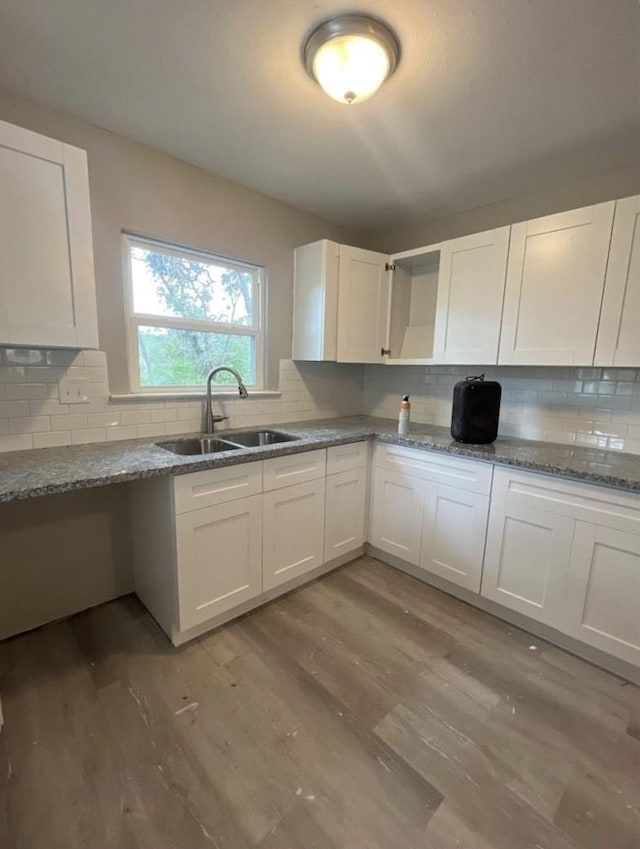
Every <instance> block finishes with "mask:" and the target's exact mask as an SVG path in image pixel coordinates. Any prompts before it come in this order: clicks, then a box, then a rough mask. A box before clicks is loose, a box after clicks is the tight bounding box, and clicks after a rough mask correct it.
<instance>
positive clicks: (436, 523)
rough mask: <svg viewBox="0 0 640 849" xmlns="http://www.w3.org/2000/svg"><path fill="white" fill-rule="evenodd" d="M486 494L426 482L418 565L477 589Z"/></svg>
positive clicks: (480, 573)
mask: <svg viewBox="0 0 640 849" xmlns="http://www.w3.org/2000/svg"><path fill="white" fill-rule="evenodd" d="M488 515H489V497H488V496H487V495H478V494H477V493H475V492H465V491H464V490H462V489H454V488H453V487H450V486H442V485H440V484H434V483H427V484H426V488H425V512H424V527H423V532H422V551H421V555H420V566H421V567H422V568H423V569H426V570H427V571H428V572H431V573H433V574H434V575H439V576H440V577H441V578H446V579H447V580H448V581H451V582H452V583H454V584H457V585H458V586H460V587H465V589H468V590H472V591H473V592H476V593H479V592H480V581H481V578H482V560H483V556H484V544H485V538H486V534H487V517H488Z"/></svg>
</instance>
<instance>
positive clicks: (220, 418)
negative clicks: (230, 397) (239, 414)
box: [211, 416, 229, 424]
mask: <svg viewBox="0 0 640 849" xmlns="http://www.w3.org/2000/svg"><path fill="white" fill-rule="evenodd" d="M228 418H229V416H211V421H212V422H213V423H214V424H216V423H217V422H226V421H227V419H228Z"/></svg>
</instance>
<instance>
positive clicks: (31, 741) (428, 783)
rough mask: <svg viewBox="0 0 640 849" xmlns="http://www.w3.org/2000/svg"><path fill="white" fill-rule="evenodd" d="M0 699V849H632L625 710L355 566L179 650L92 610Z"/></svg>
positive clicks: (59, 628)
mask: <svg viewBox="0 0 640 849" xmlns="http://www.w3.org/2000/svg"><path fill="white" fill-rule="evenodd" d="M532 646H536V647H537V648H536V650H535V651H534V650H533V649H532V648H531V647H532ZM0 691H1V692H2V695H3V702H4V710H5V721H6V725H5V728H4V730H3V731H2V733H1V734H0V846H1V847H2V848H3V849H78V848H79V847H87V849H112V848H113V849H128V848H129V847H131V849H174V847H175V849H211V847H219V849H248V847H257V849H422V847H424V849H453V847H462V849H521V848H522V849H525V847H526V849H577V848H578V847H579V849H636V847H639V846H640V720H639V716H638V691H637V690H636V689H635V688H634V687H632V686H631V685H629V684H625V683H624V682H623V681H621V680H619V679H617V678H615V677H614V676H612V675H609V674H607V673H605V672H602V671H600V670H598V669H596V668H595V667H592V666H590V665H589V664H587V663H585V662H583V661H581V660H578V659H576V658H574V657H572V656H571V655H569V654H567V653H565V652H563V651H561V650H559V649H556V648H554V647H552V646H549V645H547V644H545V643H543V642H542V641H540V640H538V639H537V638H533V637H531V636H530V635H527V634H525V633H524V632H522V631H519V630H518V629H516V628H513V627H511V626H509V625H506V624H505V623H502V622H500V621H498V620H496V619H494V618H492V617H491V616H488V615H486V614H484V613H482V612H480V611H477V610H474V609H473V608H471V607H469V606H467V605H465V604H463V603H462V602H459V601H457V600H455V599H452V598H450V597H448V596H447V595H444V594H443V593H440V592H438V591H437V590H434V589H431V588H429V587H428V586H426V585H424V584H421V583H419V582H418V581H415V580H414V579H412V578H410V577H408V576H406V575H403V574H401V573H399V572H397V571H395V570H393V569H391V568H389V567H387V566H385V565H383V564H381V563H379V562H378V561H375V560H372V559H370V558H361V559H360V560H358V561H356V562H354V563H352V564H350V565H348V566H346V567H343V568H342V569H340V570H338V571H336V572H334V573H332V574H330V575H328V576H325V577H324V578H322V579H320V580H318V581H316V582H315V583H313V584H311V585H309V586H307V587H304V588H302V589H300V590H298V591H296V592H294V593H292V594H290V595H289V596H287V597H285V598H282V599H279V600H277V601H275V602H273V603H271V604H269V605H268V606H266V607H264V608H262V609H260V610H257V611H255V612H253V613H251V614H249V615H248V616H246V617H245V618H243V619H241V620H240V621H237V622H234V623H231V624H230V625H228V626H225V627H223V628H221V629H219V630H218V631H217V632H215V633H212V634H209V635H207V636H205V637H203V638H201V639H200V640H198V641H196V642H193V643H191V644H189V645H187V646H184V647H182V648H181V649H173V648H171V647H170V645H169V643H168V641H167V639H166V638H165V637H164V635H163V634H162V633H161V632H160V630H159V629H158V627H157V626H156V624H155V623H154V621H153V620H152V619H151V617H150V616H149V615H148V614H147V613H146V611H145V610H144V609H143V608H142V607H141V605H140V604H139V603H138V602H137V601H136V600H135V599H134V598H132V597H129V598H125V599H121V600H119V601H115V602H111V603H109V604H105V605H103V606H101V607H98V608H96V609H93V610H90V611H88V612H86V613H83V614H79V615H77V616H75V617H73V618H71V619H69V620H66V621H64V622H60V623H57V624H54V625H50V626H47V627H45V628H41V629H39V630H37V631H34V632H32V633H30V634H26V635H23V636H20V637H17V638H14V639H11V640H8V641H6V642H4V643H2V644H0Z"/></svg>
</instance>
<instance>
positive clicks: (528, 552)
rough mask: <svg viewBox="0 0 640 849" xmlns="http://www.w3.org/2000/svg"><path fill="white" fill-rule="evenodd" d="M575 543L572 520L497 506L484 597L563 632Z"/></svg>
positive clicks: (504, 503)
mask: <svg viewBox="0 0 640 849" xmlns="http://www.w3.org/2000/svg"><path fill="white" fill-rule="evenodd" d="M497 474H499V473H498V472H496V475H497ZM572 538H573V521H572V520H571V519H569V518H567V517H566V516H559V515H556V514H555V513H553V512H550V511H549V512H547V511H545V510H537V509H536V508H535V507H532V506H528V507H523V506H520V505H517V504H516V505H514V504H510V503H509V502H508V501H507V500H503V499H496V500H494V501H493V502H492V504H491V514H490V517H489V528H488V533H487V547H486V554H485V560H484V573H483V577H482V595H483V596H484V597H485V598H489V599H491V600H492V601H495V602H498V604H502V605H503V606H504V607H508V608H510V609H511V610H516V611H517V612H518V613H523V614H524V615H525V616H530V617H531V618H532V619H535V620H536V621H538V622H544V623H546V624H547V625H552V626H555V627H559V626H560V625H561V623H562V617H563V610H562V598H563V593H564V583H565V580H566V576H567V568H568V564H569V556H570V553H571V541H572Z"/></svg>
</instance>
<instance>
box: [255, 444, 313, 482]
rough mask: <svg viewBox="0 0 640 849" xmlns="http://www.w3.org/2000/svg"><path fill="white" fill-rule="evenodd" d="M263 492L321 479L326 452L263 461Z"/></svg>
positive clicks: (307, 452) (308, 452)
mask: <svg viewBox="0 0 640 849" xmlns="http://www.w3.org/2000/svg"><path fill="white" fill-rule="evenodd" d="M263 465H264V470H263V479H264V491H265V492H269V491H270V490H272V489H280V488H281V487H283V486H291V485H292V484H294V483H303V482H304V481H312V480H315V479H316V478H323V477H324V476H325V473H326V468H327V451H326V449H325V448H321V449H319V450H318V451H306V452H304V453H302V454H287V455H286V456H284V457H272V458H271V459H270V460H264V464H263Z"/></svg>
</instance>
